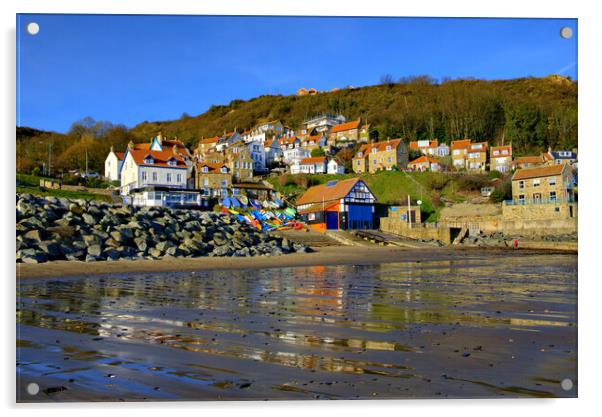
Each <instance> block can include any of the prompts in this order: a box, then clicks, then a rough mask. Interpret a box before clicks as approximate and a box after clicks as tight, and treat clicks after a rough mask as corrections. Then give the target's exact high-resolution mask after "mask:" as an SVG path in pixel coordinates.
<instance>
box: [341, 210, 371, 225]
mask: <svg viewBox="0 0 602 417" xmlns="http://www.w3.org/2000/svg"><path fill="white" fill-rule="evenodd" d="M347 228H348V229H372V206H370V205H359V204H349V212H348V215H347Z"/></svg>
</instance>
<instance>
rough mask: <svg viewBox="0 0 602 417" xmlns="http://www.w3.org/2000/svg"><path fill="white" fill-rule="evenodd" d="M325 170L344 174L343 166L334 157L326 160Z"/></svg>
mask: <svg viewBox="0 0 602 417" xmlns="http://www.w3.org/2000/svg"><path fill="white" fill-rule="evenodd" d="M326 172H327V173H328V174H344V173H345V166H344V165H343V164H341V163H339V162H338V161H337V160H336V159H331V160H330V161H328V165H327V169H326Z"/></svg>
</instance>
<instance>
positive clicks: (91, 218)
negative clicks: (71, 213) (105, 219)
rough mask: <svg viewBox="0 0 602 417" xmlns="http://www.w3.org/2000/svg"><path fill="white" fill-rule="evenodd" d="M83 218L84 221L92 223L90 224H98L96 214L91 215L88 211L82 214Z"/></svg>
mask: <svg viewBox="0 0 602 417" xmlns="http://www.w3.org/2000/svg"><path fill="white" fill-rule="evenodd" d="M82 219H83V220H84V222H85V223H86V224H90V225H94V224H96V219H95V218H94V216H91V215H89V214H87V213H84V214H82Z"/></svg>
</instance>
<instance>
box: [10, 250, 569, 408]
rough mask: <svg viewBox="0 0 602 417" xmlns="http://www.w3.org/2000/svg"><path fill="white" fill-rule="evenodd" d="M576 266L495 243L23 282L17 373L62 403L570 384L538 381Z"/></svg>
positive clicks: (561, 342)
mask: <svg viewBox="0 0 602 417" xmlns="http://www.w3.org/2000/svg"><path fill="white" fill-rule="evenodd" d="M489 256H490V255H489ZM501 265H503V267H501ZM576 277H577V257H576V256H574V255H537V256H535V255H529V256H524V255H523V256H516V255H499V254H496V256H495V258H490V257H488V256H487V255H483V256H471V257H470V258H466V259H462V260H457V261H456V260H454V261H433V262H421V263H416V264H414V263H401V264H382V265H370V266H320V267H297V268H283V269H266V270H247V271H220V272H197V273H194V274H192V273H161V274H127V275H122V276H120V275H110V276H103V277H96V278H80V279H57V280H31V281H21V282H19V288H18V299H17V322H18V340H17V350H18V352H17V355H18V356H17V357H18V373H19V375H25V376H27V378H36V377H42V376H43V377H46V378H55V379H63V380H65V379H66V380H67V381H69V380H73V381H71V382H70V384H71V385H70V386H69V387H68V388H69V389H68V390H66V391H64V392H61V393H60V394H55V395H60V398H61V399H65V400H68V399H69V395H70V393H71V392H74V391H75V390H84V391H85V390H89V391H90V392H91V394H90V398H89V399H90V400H94V394H93V392H99V391H102V392H103V393H114V394H115V399H117V398H124V399H126V400H127V399H140V398H147V399H167V398H169V399H216V398H223V397H222V395H223V394H224V392H226V393H227V395H226V397H227V398H256V399H265V398H295V399H297V398H316V395H319V396H320V397H321V398H357V397H362V398H364V397H370V396H372V397H374V396H378V397H380V398H383V397H384V398H405V397H424V398H427V397H428V398H431V397H437V396H438V395H444V396H451V397H471V396H474V397H497V396H506V397H508V396H510V397H524V396H533V397H540V396H576V389H574V392H564V391H562V389H561V388H560V386H559V384H552V383H550V382H549V381H560V380H562V379H564V378H571V379H573V381H575V379H576V335H577V328H576V300H577V298H576V288H577V287H576V285H577V280H576ZM67 363H68V364H69V365H66V364H67ZM56 367H59V369H56ZM107 369H109V371H108V370H107ZM121 372H122V373H123V376H120V375H121V374H120V373H121ZM107 374H111V375H114V376H116V377H114V378H107V376H106V375H107ZM74 375H75V376H74ZM441 375H446V376H447V375H448V377H446V378H441ZM124 376H127V379H124ZM107 379H109V380H110V381H109V382H107ZM291 380H295V381H297V382H298V383H295V384H291V383H290V381H291ZM124 381H128V382H127V383H125V382H124ZM245 381H248V382H245ZM309 381H313V382H312V383H318V384H319V382H315V381H326V382H324V384H323V385H321V386H320V387H319V388H320V389H318V390H315V389H313V388H308V387H307V386H303V384H304V383H306V384H309ZM475 381H476V382H475ZM542 381H544V382H545V381H547V382H545V383H544V382H542ZM63 382H64V381H63ZM328 382H330V385H328ZM246 384H248V385H246ZM542 384H543V385H545V387H543V386H542ZM309 385H311V384H309ZM241 386H244V388H243V389H241V388H240V387H241ZM103 398H106V397H103Z"/></svg>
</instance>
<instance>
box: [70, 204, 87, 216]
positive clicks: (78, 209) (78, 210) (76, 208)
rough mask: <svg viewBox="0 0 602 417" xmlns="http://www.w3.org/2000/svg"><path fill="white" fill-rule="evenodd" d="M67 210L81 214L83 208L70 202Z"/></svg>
mask: <svg viewBox="0 0 602 417" xmlns="http://www.w3.org/2000/svg"><path fill="white" fill-rule="evenodd" d="M69 211H70V212H71V213H75V214H77V215H81V214H82V213H83V212H84V208H83V207H82V206H81V205H79V204H76V203H71V204H69Z"/></svg>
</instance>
